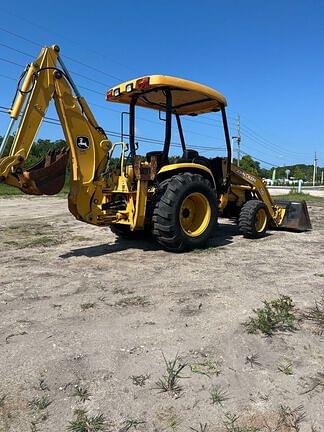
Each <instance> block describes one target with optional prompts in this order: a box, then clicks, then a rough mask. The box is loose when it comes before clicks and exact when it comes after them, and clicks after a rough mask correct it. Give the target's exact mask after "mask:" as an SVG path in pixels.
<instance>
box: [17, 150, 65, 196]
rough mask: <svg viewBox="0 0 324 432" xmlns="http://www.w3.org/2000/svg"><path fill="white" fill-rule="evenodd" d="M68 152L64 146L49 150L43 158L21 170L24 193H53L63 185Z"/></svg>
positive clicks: (58, 190)
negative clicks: (59, 149) (24, 180)
mask: <svg viewBox="0 0 324 432" xmlns="http://www.w3.org/2000/svg"><path fill="white" fill-rule="evenodd" d="M68 160H69V154H68V152H67V150H66V149H65V148H64V149H62V150H61V151H59V152H56V151H55V150H53V151H50V152H49V153H48V154H47V155H46V156H45V158H44V159H43V160H41V161H40V162H38V163H37V164H36V165H34V166H33V167H31V168H30V169H29V170H28V171H24V172H23V176H24V178H25V179H26V186H27V188H26V189H27V190H24V192H26V193H32V194H37V195H42V194H45V195H55V194H57V193H58V192H60V190H61V189H62V188H63V186H64V182H65V172H66V165H67V163H68Z"/></svg>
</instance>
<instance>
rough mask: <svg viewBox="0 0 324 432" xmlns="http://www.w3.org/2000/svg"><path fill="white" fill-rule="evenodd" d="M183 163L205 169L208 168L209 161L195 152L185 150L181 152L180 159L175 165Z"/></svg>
mask: <svg viewBox="0 0 324 432" xmlns="http://www.w3.org/2000/svg"><path fill="white" fill-rule="evenodd" d="M185 162H189V163H197V164H201V165H205V166H206V167H208V168H210V159H208V158H206V157H204V156H201V155H200V154H199V153H198V152H197V150H190V149H186V150H185V151H184V152H183V154H182V156H181V158H179V159H178V160H177V163H185Z"/></svg>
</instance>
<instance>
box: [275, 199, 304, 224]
mask: <svg viewBox="0 0 324 432" xmlns="http://www.w3.org/2000/svg"><path fill="white" fill-rule="evenodd" d="M275 204H276V205H278V206H279V207H282V208H285V209H286V212H285V216H284V218H283V220H282V223H281V224H280V225H279V228H284V229H289V230H293V231H308V230H311V229H312V224H311V221H310V218H309V214H308V209H307V205H306V201H300V202H299V201H275Z"/></svg>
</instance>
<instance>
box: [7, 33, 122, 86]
mask: <svg viewBox="0 0 324 432" xmlns="http://www.w3.org/2000/svg"><path fill="white" fill-rule="evenodd" d="M0 30H1V31H3V32H5V33H8V34H11V35H12V36H15V37H18V38H20V39H22V40H25V41H27V42H32V43H33V44H34V45H36V46H40V47H41V46H42V45H40V44H38V43H36V42H35V41H31V39H27V38H25V37H24V36H22V35H19V34H18V33H13V32H11V31H9V30H7V29H4V28H3V27H0ZM24 54H25V55H29V54H26V53H24ZM64 57H65V58H66V59H68V60H70V61H72V62H74V63H77V64H80V65H82V66H84V67H87V68H88V69H91V70H94V71H95V72H97V73H101V74H102V75H105V76H107V77H109V78H112V79H114V80H117V81H118V82H119V81H123V79H122V78H120V77H117V76H115V75H111V74H109V73H107V72H105V71H103V70H101V69H98V68H96V67H93V66H90V65H88V64H86V63H83V62H81V61H80V60H77V59H74V58H73V57H70V56H67V55H65V56H64Z"/></svg>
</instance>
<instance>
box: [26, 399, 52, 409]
mask: <svg viewBox="0 0 324 432" xmlns="http://www.w3.org/2000/svg"><path fill="white" fill-rule="evenodd" d="M51 403H52V401H51V400H50V399H49V397H48V396H42V397H40V398H39V397H35V398H33V399H32V400H31V401H29V402H28V406H29V407H30V408H33V409H37V410H39V411H42V410H44V409H46V408H47V407H49V406H50V405H51Z"/></svg>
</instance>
